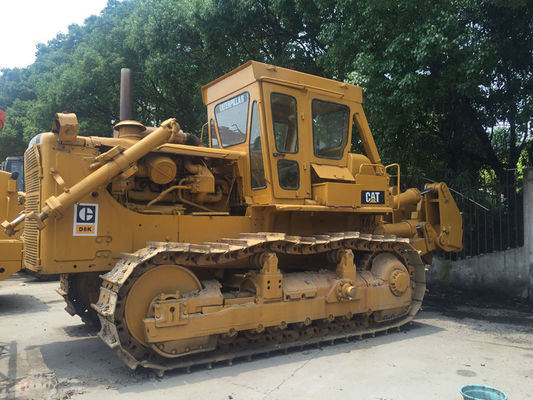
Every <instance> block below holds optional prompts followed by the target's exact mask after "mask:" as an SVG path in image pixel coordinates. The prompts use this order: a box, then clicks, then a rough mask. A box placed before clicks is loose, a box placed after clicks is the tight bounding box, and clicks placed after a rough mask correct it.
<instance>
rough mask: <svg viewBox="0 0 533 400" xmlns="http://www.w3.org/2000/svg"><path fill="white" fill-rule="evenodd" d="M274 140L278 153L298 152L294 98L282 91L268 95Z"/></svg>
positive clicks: (296, 114)
mask: <svg viewBox="0 0 533 400" xmlns="http://www.w3.org/2000/svg"><path fill="white" fill-rule="evenodd" d="M270 103H271V109H272V124H273V126H274V142H275V144H276V150H277V151H278V152H280V153H297V152H298V118H297V116H298V113H297V106H296V99H295V98H294V97H292V96H289V95H286V94H282V93H272V94H271V95H270Z"/></svg>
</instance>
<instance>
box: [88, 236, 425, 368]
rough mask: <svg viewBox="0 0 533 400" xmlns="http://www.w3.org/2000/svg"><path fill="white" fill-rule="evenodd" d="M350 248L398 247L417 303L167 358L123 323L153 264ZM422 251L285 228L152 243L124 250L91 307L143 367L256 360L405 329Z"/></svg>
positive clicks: (392, 242) (419, 281) (420, 279)
mask: <svg viewBox="0 0 533 400" xmlns="http://www.w3.org/2000/svg"><path fill="white" fill-rule="evenodd" d="M339 248H346V249H352V250H353V251H354V252H357V251H364V252H384V251H385V252H393V253H395V254H396V255H397V256H398V257H400V258H401V259H402V260H403V261H404V263H405V265H407V266H411V267H413V268H414V276H412V279H411V280H412V281H414V283H415V287H414V290H413V297H412V302H411V304H410V306H409V309H408V311H407V313H406V314H404V315H403V316H401V317H399V318H397V319H394V320H390V321H387V322H382V323H376V322H374V321H373V320H372V317H368V315H365V316H363V315H354V316H353V317H352V318H351V319H347V318H337V319H335V320H333V321H326V320H316V321H312V323H311V324H310V325H308V326H304V325H303V324H289V325H288V326H287V328H286V329H283V330H280V329H278V328H267V329H266V330H265V331H264V332H263V333H262V334H260V335H256V336H250V335H247V334H246V333H244V332H239V334H238V335H237V336H236V337H235V338H234V339H233V340H232V341H230V342H225V341H222V340H220V341H218V345H217V348H216V349H215V350H214V351H211V352H206V353H198V354H190V355H184V356H182V357H180V358H174V359H167V358H164V357H161V356H159V355H157V354H155V353H154V352H153V351H152V350H151V349H148V348H146V347H144V346H143V345H142V344H140V343H138V342H137V341H136V340H135V339H134V338H133V337H132V336H131V335H130V333H129V331H128V328H127V326H126V325H125V321H124V305H125V296H126V295H127V293H128V290H129V288H130V287H131V286H132V285H133V283H134V282H135V279H136V277H138V276H140V275H141V274H143V273H144V272H146V271H147V270H149V269H150V268H154V267H155V266H157V265H159V264H168V263H173V264H177V265H181V266H184V267H197V266H207V267H208V266H214V265H220V264H224V263H226V262H229V261H237V260H241V259H248V258H249V257H250V256H251V255H253V254H256V253H261V252H265V251H269V252H275V253H278V254H290V255H313V254H320V253H324V252H329V251H331V250H335V249H339ZM424 268H425V267H424V264H423V262H422V261H421V259H420V256H419V254H418V252H417V251H416V250H415V249H414V248H413V247H412V246H411V245H410V244H409V241H408V240H407V239H401V238H396V237H394V236H383V235H370V234H360V233H358V232H344V233H335V234H331V233H330V234H326V235H313V236H305V237H303V236H289V235H286V234H279V233H250V234H242V235H241V237H240V239H223V240H222V241H221V242H220V243H203V244H186V243H155V242H154V243H149V244H148V246H147V247H145V248H143V249H140V250H138V251H137V252H135V253H133V254H126V255H124V257H123V259H122V260H121V261H120V262H119V263H117V265H116V266H115V268H113V269H112V270H111V271H110V272H108V273H107V274H105V275H103V276H102V279H103V283H102V287H101V291H100V298H99V301H98V303H97V304H93V305H92V307H93V308H94V309H95V310H96V312H97V313H98V315H99V317H100V322H101V325H102V329H101V331H100V333H99V336H100V338H101V339H102V340H103V341H104V342H105V343H106V344H107V345H108V346H110V347H111V348H113V349H115V350H116V352H117V354H118V356H119V357H120V358H121V359H122V360H123V361H125V363H126V364H127V365H128V366H129V367H130V368H132V369H135V368H136V367H137V366H143V367H146V368H151V369H154V370H156V371H157V372H158V373H159V374H162V373H163V372H164V371H166V370H170V369H177V368H185V369H190V368H191V367H193V366H197V365H205V366H207V367H208V368H209V367H211V365H212V364H213V363H218V362H222V361H225V362H228V363H231V361H232V360H233V359H237V358H250V357H252V356H254V355H260V354H267V353H270V352H272V351H280V350H288V349H291V348H296V347H300V346H307V345H312V344H320V343H324V342H334V341H336V340H341V339H342V340H349V339H350V338H354V337H360V336H363V335H369V334H375V333H378V332H385V331H388V330H389V329H394V328H399V327H400V326H402V325H404V324H406V323H407V322H409V321H411V320H412V319H413V317H414V316H415V314H416V313H417V312H418V310H419V308H420V306H421V304H422V299H423V297H424V293H425V287H426V286H425V269H424Z"/></svg>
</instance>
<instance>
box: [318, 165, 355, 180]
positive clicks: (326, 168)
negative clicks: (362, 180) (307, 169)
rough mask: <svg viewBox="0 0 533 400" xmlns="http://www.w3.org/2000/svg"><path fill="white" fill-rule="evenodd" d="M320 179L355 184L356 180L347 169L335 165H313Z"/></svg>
mask: <svg viewBox="0 0 533 400" xmlns="http://www.w3.org/2000/svg"><path fill="white" fill-rule="evenodd" d="M311 166H312V167H313V171H315V173H316V174H317V176H318V177H319V178H320V179H327V180H337V181H348V182H355V178H354V177H353V175H352V174H351V172H350V170H349V169H348V168H346V167H337V166H334V165H320V164H311Z"/></svg>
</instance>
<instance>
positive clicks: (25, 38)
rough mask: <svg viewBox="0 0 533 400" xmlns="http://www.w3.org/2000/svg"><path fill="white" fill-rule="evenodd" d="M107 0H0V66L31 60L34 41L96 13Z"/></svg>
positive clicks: (4, 66)
mask: <svg viewBox="0 0 533 400" xmlns="http://www.w3.org/2000/svg"><path fill="white" fill-rule="evenodd" d="M106 5H107V0H6V1H1V2H0V69H2V68H15V67H26V66H28V65H29V64H31V63H33V62H34V61H35V52H36V45H37V43H45V44H46V43H47V42H48V41H49V40H51V39H53V38H55V37H56V35H57V34H58V33H67V32H68V26H69V25H71V24H78V25H81V24H83V21H84V20H85V19H86V18H87V17H89V16H91V15H95V14H96V15H98V14H100V11H102V9H104V8H105V6H106Z"/></svg>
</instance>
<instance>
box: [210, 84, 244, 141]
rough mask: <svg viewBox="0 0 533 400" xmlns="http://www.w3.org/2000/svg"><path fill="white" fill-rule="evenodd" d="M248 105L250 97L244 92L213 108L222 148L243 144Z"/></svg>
mask: <svg viewBox="0 0 533 400" xmlns="http://www.w3.org/2000/svg"><path fill="white" fill-rule="evenodd" d="M249 103H250V95H249V94H248V92H245V93H241V94H239V95H237V96H235V97H232V98H231V99H229V100H226V101H224V102H222V103H220V104H218V105H217V106H216V107H215V119H216V123H217V127H218V134H219V135H220V141H221V142H222V146H223V147H228V146H233V145H235V144H239V143H243V142H244V141H245V140H246V125H247V123H248V105H249Z"/></svg>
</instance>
